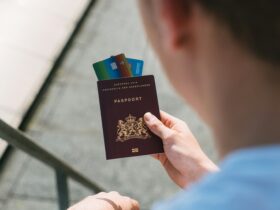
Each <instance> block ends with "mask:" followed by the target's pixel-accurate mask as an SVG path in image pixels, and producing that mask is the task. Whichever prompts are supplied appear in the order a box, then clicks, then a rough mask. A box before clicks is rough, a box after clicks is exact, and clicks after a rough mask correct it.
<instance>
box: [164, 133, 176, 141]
mask: <svg viewBox="0 0 280 210" xmlns="http://www.w3.org/2000/svg"><path fill="white" fill-rule="evenodd" d="M175 138H176V133H175V132H173V131H172V132H170V133H168V134H167V135H166V136H165V140H166V142H169V143H170V142H173V141H174V139H175Z"/></svg>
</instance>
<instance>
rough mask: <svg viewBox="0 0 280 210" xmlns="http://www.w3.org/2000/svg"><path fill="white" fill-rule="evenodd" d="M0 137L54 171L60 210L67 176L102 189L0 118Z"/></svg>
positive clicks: (64, 202)
mask: <svg viewBox="0 0 280 210" xmlns="http://www.w3.org/2000/svg"><path fill="white" fill-rule="evenodd" d="M0 138H2V139H3V140H5V141H7V142H8V143H9V144H10V145H12V146H14V147H15V148H17V149H20V150H22V151H24V152H25V153H27V154H29V155H30V156H32V157H34V158H35V159H37V160H40V161H41V162H42V163H44V164H46V165H48V166H50V167H51V168H53V169H54V170H55V171H56V180H57V191H58V198H59V199H58V200H59V206H60V209H61V210H65V209H66V208H67V207H68V204H69V199H68V187H67V177H70V178H72V179H73V180H75V181H77V182H78V183H80V184H81V185H84V186H85V187H87V188H89V189H91V190H93V191H94V192H101V191H104V189H103V188H102V187H100V186H99V185H98V184H96V183H94V182H92V181H90V180H89V179H88V178H86V177H85V176H83V175H82V174H80V173H79V172H77V171H75V170H74V169H73V168H72V167H70V166H69V165H68V164H66V163H65V162H63V161H62V160H60V159H59V158H57V157H56V156H55V155H53V154H51V153H50V152H48V151H47V150H45V149H44V148H42V147H41V146H39V145H38V144H36V143H35V142H34V141H33V140H32V139H31V138H29V137H27V136H26V135H25V134H24V133H23V132H21V131H19V130H17V129H15V128H13V127H11V126H10V125H8V124H7V123H5V122H4V121H2V120H1V119H0Z"/></svg>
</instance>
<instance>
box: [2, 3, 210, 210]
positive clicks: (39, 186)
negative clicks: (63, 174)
mask: <svg viewBox="0 0 280 210" xmlns="http://www.w3.org/2000/svg"><path fill="white" fill-rule="evenodd" d="M120 52H124V53H125V54H126V55H127V56H129V57H135V58H140V59H143V60H144V61H145V68H144V72H145V74H154V75H155V77H156V83H157V87H158V97H159V104H160V108H161V109H163V110H165V111H167V112H170V113H171V114H173V115H175V116H178V117H180V118H182V119H184V120H185V121H186V122H187V123H188V124H189V126H190V127H191V129H192V130H193V131H194V133H195V135H196V136H197V138H198V139H199V140H200V142H201V144H202V146H203V148H204V149H205V150H206V152H207V153H208V154H209V155H210V156H211V157H212V158H215V152H214V150H213V147H212V143H211V142H212V141H211V136H210V133H209V131H208V130H207V128H206V127H205V126H204V125H203V124H202V123H201V121H200V120H199V119H198V118H197V116H196V115H195V114H194V113H193V111H192V110H191V109H190V108H189V107H188V106H187V105H185V104H184V102H183V101H182V99H181V98H179V97H178V96H177V95H176V94H175V93H174V90H173V89H172V88H171V87H170V85H169V83H168V81H167V80H166V78H165V75H164V74H163V73H162V71H161V67H160V65H159V63H158V61H157V58H156V57H155V56H154V54H153V52H152V51H151V49H150V47H149V45H148V43H147V40H146V38H145V35H144V33H143V29H142V26H141V23H140V20H139V17H138V11H137V8H136V2H135V1H131V0H123V1H122V2H121V3H120V2H118V1H111V0H102V1H99V3H98V4H97V5H96V6H95V7H94V8H93V10H92V11H91V13H90V15H89V17H88V19H87V21H86V24H85V25H84V27H83V28H82V30H81V31H80V34H79V35H78V37H77V38H76V40H75V42H74V45H73V47H72V48H71V49H70V50H69V53H68V55H67V58H66V60H65V62H64V63H63V65H62V66H61V68H60V69H59V71H58V74H57V76H56V78H55V79H54V81H53V83H52V84H51V86H50V88H49V91H48V92H47V94H46V96H45V97H44V100H43V101H42V105H41V106H40V107H39V109H38V111H37V112H36V114H35V116H34V117H33V120H32V121H31V123H30V125H29V127H28V134H29V135H30V136H32V137H34V138H35V139H37V140H38V143H40V144H41V145H42V146H44V147H45V148H47V149H48V150H50V151H51V152H53V153H54V154H56V155H57V156H59V157H60V158H62V159H64V160H65V161H67V162H68V163H69V164H71V165H72V166H73V167H74V168H76V169H78V170H80V171H81V172H82V173H84V174H85V175H86V176H88V177H90V178H91V179H92V180H95V181H97V182H98V183H100V184H101V185H103V186H104V187H105V188H106V189H108V190H116V191H120V192H121V193H123V194H126V195H128V196H132V197H134V198H135V199H137V200H139V201H140V203H141V205H142V209H143V210H145V209H149V208H150V206H151V205H152V203H153V202H154V201H155V200H160V199H164V198H166V197H168V196H171V195H172V194H174V193H176V192H177V191H179V189H178V188H177V187H176V186H175V185H174V184H173V183H172V182H171V181H170V180H169V178H168V177H167V175H166V174H165V172H164V171H163V169H162V168H161V167H160V165H159V163H158V162H157V161H155V160H153V159H152V158H150V157H149V156H145V157H137V158H126V159H119V160H112V161H106V160H105V153H104V143H103V137H102V132H101V119H100V112H99V104H98V95H97V89H96V78H95V75H94V74H93V72H92V68H91V64H92V62H93V61H97V60H99V59H103V58H106V57H108V56H110V55H112V54H117V53H120ZM70 187H71V200H72V202H75V201H77V200H79V199H81V198H82V197H84V196H86V195H89V194H90V193H91V192H89V191H87V190H85V189H84V188H83V187H80V186H79V185H78V184H76V183H73V182H71V183H70ZM55 199H56V194H55V180H54V173H53V171H52V170H51V169H49V168H48V167H46V166H44V165H42V164H41V163H39V162H38V161H36V160H34V159H32V158H30V157H28V156H27V155H25V154H22V153H21V152H19V151H15V152H13V154H12V155H11V158H10V159H9V162H8V164H7V166H6V168H4V172H3V173H2V174H1V177H0V209H3V210H16V209H20V210H25V209H28V210H30V209H40V210H44V209H46V210H47V209H48V210H52V209H57V205H56V200H55Z"/></svg>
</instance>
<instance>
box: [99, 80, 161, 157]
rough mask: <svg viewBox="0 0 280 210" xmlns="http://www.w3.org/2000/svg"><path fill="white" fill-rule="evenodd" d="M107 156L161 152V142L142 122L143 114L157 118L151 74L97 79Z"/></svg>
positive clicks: (156, 101)
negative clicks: (149, 114)
mask: <svg viewBox="0 0 280 210" xmlns="http://www.w3.org/2000/svg"><path fill="white" fill-rule="evenodd" d="M98 93H99V100H100V109H101V117H102V126H103V134H104V139H105V149H106V158H107V159H114V158H122V157H130V156H139V155H147V154H154V153H162V152H163V146H162V141H161V140H160V139H159V137H157V136H156V135H154V134H153V133H151V131H150V130H149V129H148V128H147V126H146V125H145V122H144V119H143V115H144V114H145V113H146V112H151V113H152V114H154V115H155V116H157V117H158V118H160V115H159V106H158V100H157V93H156V87H155V81H154V77H153V76H152V75H148V76H142V77H126V78H120V79H112V80H102V81H98Z"/></svg>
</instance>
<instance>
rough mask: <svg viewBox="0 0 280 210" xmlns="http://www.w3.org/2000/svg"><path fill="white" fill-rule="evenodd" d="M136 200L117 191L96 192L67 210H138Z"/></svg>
mask: <svg viewBox="0 0 280 210" xmlns="http://www.w3.org/2000/svg"><path fill="white" fill-rule="evenodd" d="M139 209H140V207H139V204H138V202H137V201H136V200H133V199H131V198H129V197H125V196H121V195H120V194H119V193H118V192H110V193H104V192H102V193H98V194H96V195H93V196H89V197H87V198H85V199H84V200H82V201H81V202H79V203H77V204H75V205H74V206H72V207H70V208H69V209H68V210H139Z"/></svg>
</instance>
